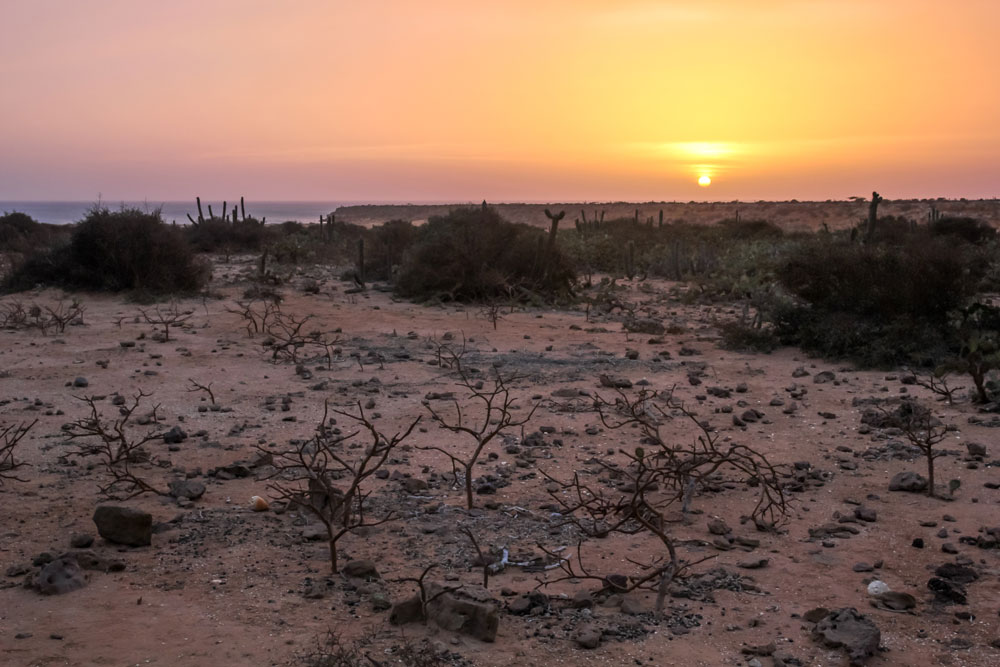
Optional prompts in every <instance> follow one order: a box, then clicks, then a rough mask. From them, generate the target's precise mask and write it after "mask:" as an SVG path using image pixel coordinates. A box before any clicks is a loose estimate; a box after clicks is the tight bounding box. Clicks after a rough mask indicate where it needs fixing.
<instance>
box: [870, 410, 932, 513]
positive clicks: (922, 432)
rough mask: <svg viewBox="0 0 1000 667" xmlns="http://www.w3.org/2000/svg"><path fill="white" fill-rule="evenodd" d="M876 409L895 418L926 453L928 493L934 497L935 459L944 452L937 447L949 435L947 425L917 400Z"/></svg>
mask: <svg viewBox="0 0 1000 667" xmlns="http://www.w3.org/2000/svg"><path fill="white" fill-rule="evenodd" d="M875 409H876V410H878V412H879V413H881V415H882V416H883V417H887V418H891V419H893V420H894V422H895V423H896V424H898V425H899V428H900V429H901V430H902V431H903V435H904V436H906V439H907V440H909V441H910V444H911V445H913V446H914V447H916V448H917V449H919V450H920V452H921V453H922V454H923V455H924V459H925V460H926V461H927V495H928V496H930V497H932V498H933V497H934V460H935V459H937V458H938V457H940V456H942V455H943V454H944V453H943V452H941V451H939V450H937V449H935V447H936V446H937V445H938V444H940V443H941V442H942V441H943V440H944V439H945V438H947V437H948V427H947V425H945V424H944V423H942V422H941V420H940V419H938V418H937V417H935V416H934V413H933V412H931V410H930V408H928V407H926V406H924V405H921V404H920V403H918V402H917V401H903V402H902V403H900V404H899V407H897V408H896V409H895V410H892V411H890V410H888V409H886V407H885V406H884V405H876V406H875Z"/></svg>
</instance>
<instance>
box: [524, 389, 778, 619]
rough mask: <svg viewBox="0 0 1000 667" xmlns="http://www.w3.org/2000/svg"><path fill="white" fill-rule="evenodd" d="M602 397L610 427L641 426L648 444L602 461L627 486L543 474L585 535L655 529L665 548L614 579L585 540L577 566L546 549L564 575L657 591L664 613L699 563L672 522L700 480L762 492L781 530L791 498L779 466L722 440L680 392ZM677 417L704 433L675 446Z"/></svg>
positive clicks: (759, 518)
mask: <svg viewBox="0 0 1000 667" xmlns="http://www.w3.org/2000/svg"><path fill="white" fill-rule="evenodd" d="M595 403H596V407H597V409H598V410H599V412H600V415H601V421H602V422H603V423H604V424H605V425H606V426H607V427H608V428H611V429H620V428H622V427H625V426H633V425H634V426H636V427H637V428H638V429H639V433H640V434H641V443H642V444H641V445H640V446H636V447H635V448H634V449H632V450H631V451H627V450H624V449H622V450H620V453H621V454H622V455H624V456H625V458H626V459H627V461H628V463H627V465H625V466H615V465H612V464H611V463H605V462H599V465H600V466H601V467H603V468H604V469H605V470H607V471H609V472H612V473H613V474H614V475H616V476H618V477H620V478H621V479H622V484H621V485H620V486H619V489H618V490H616V491H608V490H606V489H605V488H603V487H599V486H595V485H592V484H589V483H587V482H586V481H584V480H583V479H581V477H580V475H579V474H578V473H576V474H574V475H573V477H572V479H570V480H560V479H557V478H555V477H552V476H551V475H548V474H547V473H544V472H543V474H544V475H545V477H546V478H547V479H548V480H549V481H550V482H552V483H554V484H555V486H556V488H555V489H554V490H551V491H550V492H549V493H550V495H551V496H552V498H553V499H554V500H555V501H556V502H557V503H558V504H559V505H560V506H561V507H562V508H563V511H562V513H563V515H564V516H565V520H566V523H567V524H569V525H572V526H575V527H576V528H577V529H578V530H579V531H580V532H581V533H582V534H583V535H584V536H586V537H605V536H607V535H609V534H611V533H620V534H625V535H641V534H645V535H652V536H654V537H655V538H656V539H657V540H658V541H659V543H660V544H661V546H662V547H663V549H664V552H665V553H664V554H662V555H660V556H658V557H657V558H654V559H653V560H651V561H649V562H642V563H640V562H636V561H631V562H632V563H633V564H634V565H636V566H637V567H638V568H639V573H638V574H636V575H635V576H632V577H624V576H618V577H606V576H603V575H597V574H593V573H591V572H590V571H589V570H588V569H587V566H586V565H585V563H584V557H583V542H582V541H581V542H580V543H579V544H578V545H577V553H576V564H575V565H574V561H573V559H572V558H566V557H562V556H558V555H556V554H555V553H553V552H550V551H548V550H546V551H547V553H549V555H550V557H552V558H554V559H555V560H556V562H557V563H558V566H559V568H560V569H561V570H562V572H563V575H564V576H562V577H559V578H558V579H556V581H562V580H565V579H571V578H581V579H596V580H600V581H601V582H602V586H604V588H605V589H607V590H611V591H614V592H627V591H631V590H635V589H637V588H653V589H656V590H657V601H656V610H657V611H662V609H663V601H664V598H665V596H666V593H667V588H668V587H669V585H670V583H671V581H673V579H674V578H675V577H677V576H678V574H679V573H680V572H681V571H682V570H683V569H685V568H687V567H690V566H691V565H693V564H694V563H685V562H683V561H682V560H681V559H680V557H679V556H678V553H677V548H676V543H675V540H674V537H673V535H672V531H671V530H670V526H669V524H670V523H671V522H673V521H676V520H677V519H675V518H674V517H673V516H672V515H671V511H672V510H674V508H676V507H678V506H680V509H681V519H680V520H683V517H684V515H685V513H686V511H687V509H688V506H689V504H690V502H691V498H692V496H693V494H694V491H695V490H696V489H697V488H698V487H699V486H704V487H708V486H715V484H716V482H717V477H718V476H719V475H720V474H725V473H730V474H734V475H736V476H739V477H742V478H743V480H744V481H745V482H747V483H748V484H749V485H750V486H753V487H755V488H756V489H757V490H758V498H757V502H756V504H755V505H754V507H753V509H752V510H751V512H750V515H749V518H750V519H752V520H754V522H755V523H756V524H757V526H758V528H760V529H768V528H773V527H774V524H775V521H776V520H777V519H778V518H779V517H781V516H783V515H784V513H785V511H786V499H785V496H784V493H783V492H782V489H781V484H780V481H779V478H778V469H777V467H776V466H774V465H772V464H771V463H770V462H769V461H768V460H767V459H766V458H765V457H764V456H763V455H762V454H760V453H759V452H757V451H755V450H753V449H751V448H750V447H747V446H745V445H739V444H728V445H723V444H722V443H720V439H719V436H718V435H716V434H715V433H713V432H712V430H711V428H710V427H709V426H708V425H707V424H706V423H703V422H701V421H699V420H698V418H697V416H696V415H695V414H694V413H693V412H691V411H690V410H689V409H687V408H686V407H685V406H684V405H683V404H681V403H680V402H678V401H676V400H674V398H673V395H672V392H667V393H665V394H660V393H657V392H652V391H640V392H638V394H637V395H635V396H629V395H627V394H625V393H623V392H620V393H619V396H618V397H617V398H616V399H615V401H614V402H608V401H605V400H604V399H603V398H601V397H600V396H598V397H597V398H596V399H595ZM675 415H677V416H681V417H684V418H686V419H688V420H690V421H691V422H692V423H693V424H694V425H695V427H696V429H697V430H696V433H697V435H696V437H695V438H694V439H693V441H692V442H691V443H690V444H674V443H672V442H668V441H667V440H666V439H665V437H664V436H663V434H662V431H661V429H662V426H663V424H664V423H666V422H667V421H670V420H671V419H673V417H674V416H675ZM543 549H544V547H543ZM699 562H700V561H699ZM544 583H552V581H548V582H544Z"/></svg>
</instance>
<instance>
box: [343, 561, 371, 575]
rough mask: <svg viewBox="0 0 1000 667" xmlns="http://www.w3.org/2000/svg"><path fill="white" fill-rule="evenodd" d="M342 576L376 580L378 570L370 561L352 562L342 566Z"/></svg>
mask: <svg viewBox="0 0 1000 667" xmlns="http://www.w3.org/2000/svg"><path fill="white" fill-rule="evenodd" d="M343 571H344V574H346V575H347V576H348V577H357V578H358V579H378V578H379V574H378V568H376V567H375V563H373V562H372V561H370V560H352V561H351V562H349V563H348V564H347V565H345V566H344V570H343Z"/></svg>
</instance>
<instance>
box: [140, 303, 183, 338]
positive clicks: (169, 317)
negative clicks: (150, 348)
mask: <svg viewBox="0 0 1000 667" xmlns="http://www.w3.org/2000/svg"><path fill="white" fill-rule="evenodd" d="M139 313H140V314H141V315H142V317H143V319H144V320H146V323H147V324H152V325H153V326H159V327H162V329H163V342H167V341H168V340H170V327H177V326H180V325H181V324H183V323H184V322H186V321H188V320H189V319H190V318H191V316H192V315H193V314H194V312H193V311H190V310H187V311H181V309H180V307H179V306H178V305H177V302H176V301H172V302H171V303H170V305H168V306H164V307H163V308H160V306H154V307H153V309H152V310H144V309H142V308H140V309H139Z"/></svg>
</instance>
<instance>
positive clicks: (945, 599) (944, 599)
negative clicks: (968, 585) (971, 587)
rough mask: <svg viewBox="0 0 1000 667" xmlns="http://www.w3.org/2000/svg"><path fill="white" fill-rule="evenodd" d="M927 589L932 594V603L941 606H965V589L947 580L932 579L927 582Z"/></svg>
mask: <svg viewBox="0 0 1000 667" xmlns="http://www.w3.org/2000/svg"><path fill="white" fill-rule="evenodd" d="M927 588H929V589H930V590H931V591H933V593H934V601H935V602H939V603H942V604H949V603H952V602H953V603H955V604H965V603H966V601H967V599H968V598H967V597H966V593H965V588H964V587H963V586H962V585H961V584H959V583H956V582H954V581H951V580H949V579H940V578H938V577H933V578H932V579H931V580H930V581H928V582H927Z"/></svg>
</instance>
